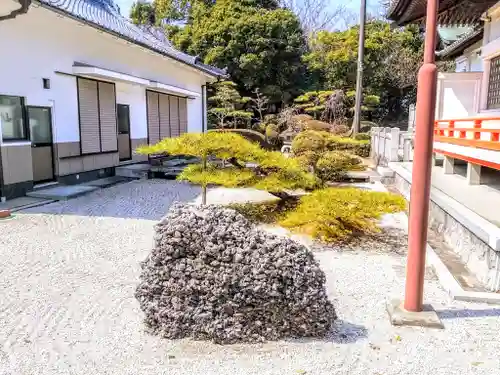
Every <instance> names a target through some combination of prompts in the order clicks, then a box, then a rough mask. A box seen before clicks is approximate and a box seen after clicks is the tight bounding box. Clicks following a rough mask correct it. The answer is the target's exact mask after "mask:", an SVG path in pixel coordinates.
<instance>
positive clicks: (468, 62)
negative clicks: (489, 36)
mask: <svg viewBox="0 0 500 375" xmlns="http://www.w3.org/2000/svg"><path fill="white" fill-rule="evenodd" d="M481 45H482V41H478V42H477V43H474V44H473V45H472V46H470V47H469V48H467V49H465V50H464V53H463V55H462V56H460V57H458V58H457V59H456V60H455V64H456V68H455V71H456V72H482V71H483V60H482V59H481V53H480V48H481Z"/></svg>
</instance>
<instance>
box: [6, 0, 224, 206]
mask: <svg viewBox="0 0 500 375" xmlns="http://www.w3.org/2000/svg"><path fill="white" fill-rule="evenodd" d="M0 35H1V36H2V37H1V38H0V45H1V46H2V51H3V52H2V58H1V59H0V129H1V136H0V198H1V197H3V198H12V197H15V196H19V195H24V193H26V192H27V191H29V190H31V189H33V186H34V185H37V184H39V183H45V182H47V181H56V182H60V183H69V184H70V183H76V182H79V181H82V180H88V179H92V178H97V177H98V176H103V175H112V174H113V173H114V169H115V168H116V167H118V166H120V165H121V164H123V163H134V162H141V161H144V160H146V159H144V157H142V156H139V155H135V154H134V152H133V150H134V149H135V148H136V147H137V146H139V145H140V144H144V143H155V142H158V141H159V140H160V139H162V138H165V137H175V136H177V135H179V134H182V133H184V132H201V131H204V130H205V129H206V127H207V126H206V124H207V118H206V98H205V95H206V90H205V86H206V84H207V83H210V82H213V81H215V80H218V79H220V78H221V77H225V75H226V73H225V71H224V70H221V69H218V68H216V67H213V66H209V65H205V64H203V63H202V62H201V61H200V60H199V58H197V57H196V56H190V55H188V54H186V53H183V52H181V51H179V50H177V49H175V48H174V47H173V46H172V44H171V43H170V42H169V41H168V40H167V39H166V38H164V37H162V36H161V35H160V34H158V33H156V32H151V31H150V30H147V29H145V28H142V27H138V26H137V25H134V24H133V23H132V22H130V21H129V20H128V19H127V18H125V17H123V16H122V15H121V14H120V11H119V9H118V7H117V6H116V5H115V4H114V2H113V1H112V0H2V1H0Z"/></svg>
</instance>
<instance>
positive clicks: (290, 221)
mask: <svg viewBox="0 0 500 375" xmlns="http://www.w3.org/2000/svg"><path fill="white" fill-rule="evenodd" d="M405 207H406V202H405V200H404V198H403V197H401V196H399V195H395V194H392V193H383V192H375V191H369V190H361V189H355V188H328V189H322V190H316V191H314V192H313V193H311V194H310V195H306V196H303V197H302V198H301V199H300V203H299V205H298V207H297V209H295V210H294V211H292V212H290V213H288V214H287V215H286V217H285V218H284V219H283V220H281V221H280V224H281V225H283V226H284V227H286V228H290V229H291V230H293V231H296V232H301V233H305V234H308V235H311V236H312V237H314V238H317V239H320V240H322V241H325V242H335V241H342V240H347V239H349V238H350V237H351V236H352V235H354V234H362V233H376V232H379V231H380V229H379V227H378V226H377V219H380V217H381V216H382V215H383V214H385V213H392V212H399V211H403V210H404V209H405Z"/></svg>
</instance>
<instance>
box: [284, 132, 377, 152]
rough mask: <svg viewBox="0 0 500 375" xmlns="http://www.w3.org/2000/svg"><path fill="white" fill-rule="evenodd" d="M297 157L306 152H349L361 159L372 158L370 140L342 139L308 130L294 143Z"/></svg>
mask: <svg viewBox="0 0 500 375" xmlns="http://www.w3.org/2000/svg"><path fill="white" fill-rule="evenodd" d="M292 151H293V154H294V155H296V156H301V155H303V154H304V153H306V152H319V153H322V152H325V151H348V152H350V153H351V154H355V155H357V156H361V157H365V158H366V157H368V156H370V140H357V139H353V138H350V137H341V136H338V135H333V134H331V133H327V132H324V131H315V130H307V131H304V132H300V133H299V134H298V135H297V136H296V137H295V139H294V140H293V142H292Z"/></svg>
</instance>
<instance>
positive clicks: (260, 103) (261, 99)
mask: <svg viewBox="0 0 500 375" xmlns="http://www.w3.org/2000/svg"><path fill="white" fill-rule="evenodd" d="M253 94H254V97H252V98H250V101H251V102H252V103H253V105H252V108H253V109H254V110H255V111H257V113H258V114H259V122H263V121H264V112H265V111H266V110H267V104H268V103H269V99H268V98H267V96H265V95H262V94H261V93H260V91H259V89H258V88H256V89H255V90H254V91H253Z"/></svg>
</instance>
